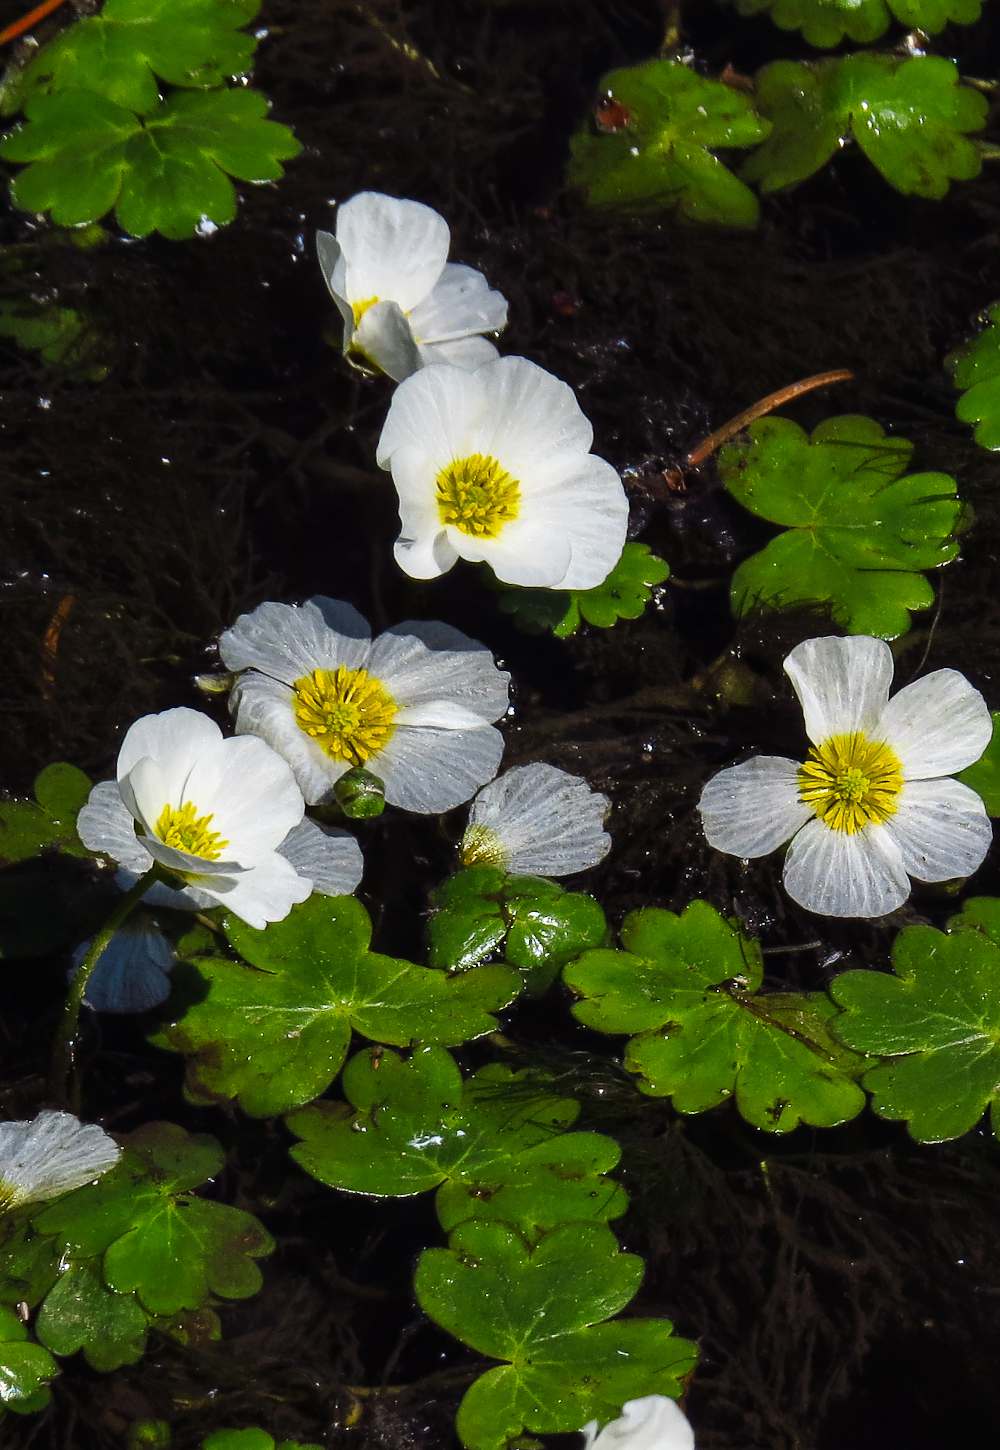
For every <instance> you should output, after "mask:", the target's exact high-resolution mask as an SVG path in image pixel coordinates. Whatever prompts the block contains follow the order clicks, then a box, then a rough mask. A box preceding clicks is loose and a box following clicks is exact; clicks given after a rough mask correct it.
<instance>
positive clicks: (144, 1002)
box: [70, 915, 174, 1014]
mask: <svg viewBox="0 0 1000 1450" xmlns="http://www.w3.org/2000/svg"><path fill="white" fill-rule="evenodd" d="M90 946H91V943H90V942H89V941H87V942H84V943H83V944H82V945H81V946H79V947H77V949H76V951H75V952H74V953H73V971H72V972H71V973H70V976H73V975H75V973H76V972H77V971H78V970H79V968H80V967H81V966H82V964H83V959H84V957H85V956H86V955H87V952H88V951H89V950H90ZM173 965H174V951H173V947H172V946H171V945H170V943H169V941H168V940H167V938H166V937H165V936H164V935H163V932H162V931H161V930H160V928H159V927H158V926H157V925H156V923H155V921H153V919H152V917H149V916H145V915H142V916H133V917H132V918H131V920H129V921H127V922H126V923H125V925H124V926H121V927H119V928H118V930H117V931H116V932H115V934H114V936H113V937H112V938H111V940H110V941H109V942H108V944H107V946H106V947H105V948H104V951H103V952H102V953H101V955H100V957H99V958H98V961H97V965H96V967H95V968H94V970H93V972H92V973H91V976H90V980H89V982H88V983H87V990H86V994H85V997H84V1000H85V1002H86V1003H87V1005H88V1007H92V1008H93V1009H94V1011H95V1012H118V1013H122V1014H125V1013H132V1012H148V1011H149V1009H150V1008H151V1007H158V1006H159V1005H160V1003H161V1002H165V1001H166V1000H167V998H168V997H169V995H170V972H171V970H172V969H173Z"/></svg>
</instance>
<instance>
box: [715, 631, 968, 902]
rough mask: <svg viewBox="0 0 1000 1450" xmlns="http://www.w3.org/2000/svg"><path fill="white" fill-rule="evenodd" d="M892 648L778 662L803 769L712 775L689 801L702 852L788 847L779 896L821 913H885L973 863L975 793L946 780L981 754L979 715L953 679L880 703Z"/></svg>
mask: <svg viewBox="0 0 1000 1450" xmlns="http://www.w3.org/2000/svg"><path fill="white" fill-rule="evenodd" d="M892 669H893V664H892V652H891V650H890V649H889V646H888V645H887V644H886V643H885V642H884V640H880V639H870V638H868V636H866V635H854V636H851V637H849V638H847V639H838V638H832V637H831V638H827V639H807V640H806V641H805V642H804V643H803V644H800V645H798V646H796V648H795V649H793V650H792V652H791V654H790V655H789V656H788V658H787V659H786V660H785V672H786V674H787V675H788V676H789V678H790V680H791V682H792V685H793V686H794V688H795V693H796V694H797V695H798V697H799V701H800V703H801V705H802V709H803V713H804V715H805V727H806V734H807V735H808V736H809V739H810V740H811V741H812V749H811V750H810V751H809V754H808V756H807V757H806V760H805V763H804V764H802V765H800V764H799V763H798V762H797V761H794V760H785V759H783V758H782V757H779V756H772V755H760V756H755V757H754V758H753V759H752V760H748V761H746V762H745V763H744V764H743V765H736V766H733V767H732V768H731V769H728V770H723V771H720V772H719V774H718V775H716V776H713V778H712V779H711V780H710V781H709V782H708V784H707V785H706V786H705V789H704V791H703V792H702V796H701V800H700V802H699V806H698V808H699V810H700V811H701V816H702V824H703V825H704V828H705V835H706V836H707V837H708V840H709V843H710V844H711V845H713V846H715V847H717V848H718V850H720V851H727V852H729V854H730V855H732V856H743V857H748V856H766V855H767V854H768V852H769V851H773V850H774V849H775V848H776V847H777V846H780V845H781V844H782V843H783V842H785V841H787V840H789V839H791V845H790V847H789V849H788V854H787V855H786V857H785V874H784V881H785V890H786V891H787V892H788V894H789V896H791V897H792V899H793V900H794V901H797V902H798V903H799V905H800V906H805V907H806V908H808V910H810V911H815V912H818V913H820V914H822V915H825V916H883V915H885V913H886V912H888V911H894V910H895V909H896V907H897V906H901V905H902V903H903V902H904V901H905V900H906V898H907V897H908V896H909V894H910V882H909V879H908V877H909V876H914V877H916V879H917V880H918V881H946V880H948V879H950V878H951V877H955V876H969V875H971V873H972V872H973V871H975V870H976V868H977V867H978V866H979V865H980V864H981V863H982V860H983V858H984V856H985V855H986V852H987V851H988V850H989V846H990V842H991V840H992V839H993V830H992V827H991V826H990V822H989V818H988V817H987V815H986V811H985V808H984V806H983V803H982V801H981V800H980V799H979V797H978V795H976V793H975V791H972V790H970V789H969V787H968V786H966V785H963V784H962V783H961V782H960V781H957V780H952V779H950V776H951V773H952V772H953V771H957V770H963V769H964V768H965V767H966V766H968V765H971V764H972V763H973V761H975V760H978V759H979V757H980V755H982V753H983V751H984V750H985V749H986V746H987V745H988V744H989V741H990V735H991V733H992V726H991V721H990V712H989V710H988V708H987V706H986V702H985V700H984V699H983V697H982V695H980V693H979V691H978V690H974V689H973V687H972V686H971V685H970V684H969V682H968V680H966V679H965V677H964V676H963V675H960V674H958V673H956V671H955V670H936V671H935V672H934V673H933V674H930V675H925V676H924V677H923V679H920V680H917V681H915V682H914V683H913V684H912V685H907V686H906V687H905V688H904V689H902V690H900V691H899V693H898V694H896V695H894V696H893V698H892V699H891V700H890V699H889V686H890V684H891V682H892Z"/></svg>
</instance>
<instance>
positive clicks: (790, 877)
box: [784, 819, 910, 916]
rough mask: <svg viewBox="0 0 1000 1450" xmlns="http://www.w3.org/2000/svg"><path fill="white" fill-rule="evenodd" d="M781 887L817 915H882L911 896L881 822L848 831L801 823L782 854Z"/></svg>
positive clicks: (896, 849) (819, 823)
mask: <svg viewBox="0 0 1000 1450" xmlns="http://www.w3.org/2000/svg"><path fill="white" fill-rule="evenodd" d="M784 883H785V890H786V891H787V892H788V894H789V896H790V897H791V898H792V900H793V901H797V902H798V903H799V905H800V906H804V907H805V908H806V910H807V911H815V912H816V913H817V915H819V916H885V915H886V913H887V912H890V911H895V910H896V907H897V906H902V904H903V902H904V901H905V900H906V898H907V897H908V896H909V894H910V881H909V877H908V876H907V874H906V869H905V867H904V865H903V858H902V854H901V852H900V850H899V847H898V846H897V845H896V843H895V841H894V840H893V839H892V837H891V836H890V835H889V834H888V833H887V831H886V830H885V828H884V827H883V826H868V827H867V828H866V829H865V830H863V831H859V832H857V834H855V835H850V834H849V833H848V832H846V831H831V830H830V828H829V826H825V825H824V824H823V822H822V821H821V820H818V819H814V820H812V821H810V822H809V824H808V825H807V826H803V828H802V830H801V831H799V833H798V835H797V836H795V837H794V838H793V840H792V843H791V845H790V846H789V848H788V854H787V855H786V857H785V875H784Z"/></svg>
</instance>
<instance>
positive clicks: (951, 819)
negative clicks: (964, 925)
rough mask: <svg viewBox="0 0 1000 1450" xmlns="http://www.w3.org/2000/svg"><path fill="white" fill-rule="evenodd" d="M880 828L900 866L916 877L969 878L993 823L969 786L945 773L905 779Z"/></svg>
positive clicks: (982, 854)
mask: <svg viewBox="0 0 1000 1450" xmlns="http://www.w3.org/2000/svg"><path fill="white" fill-rule="evenodd" d="M885 830H886V831H887V832H888V834H889V835H890V836H891V837H892V839H893V840H894V841H895V842H896V845H897V846H898V847H899V849H900V851H901V853H902V857H903V865H904V866H905V867H906V869H907V871H908V872H909V873H910V875H911V876H915V877H916V878H917V880H918V881H950V880H951V878H952V877H954V876H971V875H972V873H973V871H976V870H978V868H979V867H980V866H981V865H982V864H983V861H984V859H985V857H986V853H987V851H988V850H989V849H990V843H991V842H992V840H993V827H992V826H991V825H990V818H989V816H988V815H987V814H986V807H985V806H984V805H983V803H982V801H981V800H980V799H979V797H978V795H976V792H975V791H974V790H970V789H969V787H968V786H967V785H963V784H962V782H961V781H960V780H951V779H949V778H948V777H947V776H945V777H943V778H942V779H940V780H908V781H907V782H906V784H905V785H904V787H903V790H902V792H901V794H900V796H899V806H898V809H897V811H896V814H895V815H894V816H890V818H889V820H888V821H886V823H885Z"/></svg>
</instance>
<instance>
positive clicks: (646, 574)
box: [500, 544, 670, 639]
mask: <svg viewBox="0 0 1000 1450" xmlns="http://www.w3.org/2000/svg"><path fill="white" fill-rule="evenodd" d="M669 578H670V565H669V564H668V563H667V562H666V560H665V559H660V558H659V557H658V556H657V555H656V554H654V553H653V552H652V551H651V549H650V547H649V545H648V544H626V545H625V548H624V550H623V551H622V556H621V558H620V559H619V561H618V563H617V564H616V565H615V567H614V568H613V569H612V571H611V573H610V574H609V575H608V577H607V578H606V579H605V581H604V583H603V584H598V585H596V586H595V587H594V588H593V589H518V588H517V587H516V586H514V585H509V586H508V587H506V588H502V589H501V590H500V609H501V611H502V612H503V613H504V614H509V615H512V616H513V619H514V622H515V623H516V624H517V625H518V626H519V628H521V629H523V630H524V631H525V632H526V633H528V634H542V633H544V632H545V631H546V630H550V631H551V632H552V633H553V634H554V635H555V637H556V639H567V638H568V637H569V636H570V635H572V634H576V632H577V630H578V629H579V628H580V626H581V624H583V623H587V624H593V625H596V626H597V628H599V629H610V628H611V627H612V626H613V625H615V624H617V623H618V621H619V619H638V618H639V616H640V615H641V614H643V613H644V612H645V610H646V606H647V605H648V604H649V601H650V599H651V598H652V596H653V590H654V589H655V587H656V586H657V585H658V584H663V583H665V582H666V580H667V579H669Z"/></svg>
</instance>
